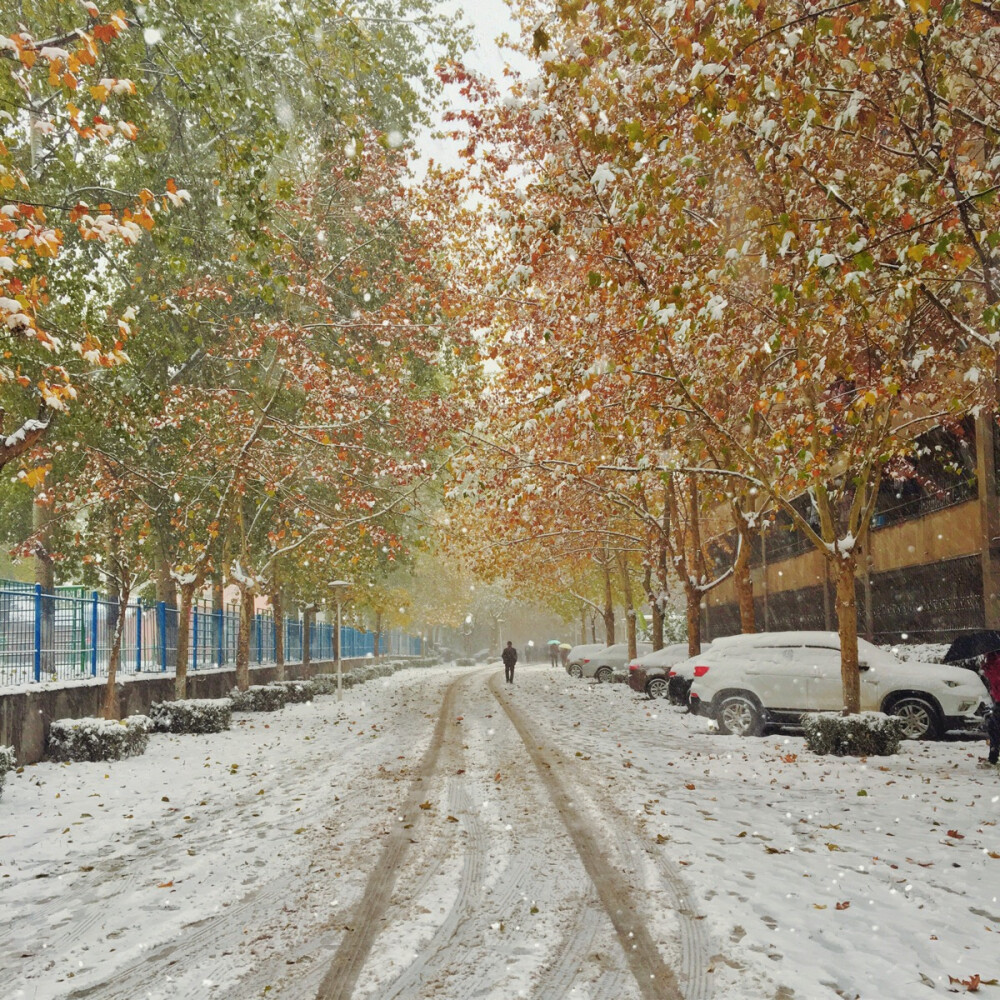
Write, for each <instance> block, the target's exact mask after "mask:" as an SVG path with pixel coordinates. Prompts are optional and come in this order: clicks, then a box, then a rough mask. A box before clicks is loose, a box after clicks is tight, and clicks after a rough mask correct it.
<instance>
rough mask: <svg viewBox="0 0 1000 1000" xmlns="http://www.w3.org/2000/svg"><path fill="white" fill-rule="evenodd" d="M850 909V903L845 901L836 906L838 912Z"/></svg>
mask: <svg viewBox="0 0 1000 1000" xmlns="http://www.w3.org/2000/svg"><path fill="white" fill-rule="evenodd" d="M850 908H851V904H850V901H849V900H846V899H845V900H844V901H843V902H842V903H838V904H837V909H838V910H849V909H850Z"/></svg>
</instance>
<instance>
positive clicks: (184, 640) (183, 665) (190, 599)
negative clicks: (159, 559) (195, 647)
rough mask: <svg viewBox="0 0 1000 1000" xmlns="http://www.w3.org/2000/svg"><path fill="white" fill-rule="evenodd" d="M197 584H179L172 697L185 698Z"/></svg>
mask: <svg viewBox="0 0 1000 1000" xmlns="http://www.w3.org/2000/svg"><path fill="white" fill-rule="evenodd" d="M196 587H197V584H195V583H183V584H181V606H180V611H179V612H178V615H177V659H176V660H175V661H174V697H175V698H177V699H178V700H180V699H183V698H186V697H187V672H188V659H189V654H190V652H191V608H192V607H193V605H194V594H195V589H196Z"/></svg>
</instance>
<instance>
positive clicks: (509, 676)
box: [500, 639, 517, 684]
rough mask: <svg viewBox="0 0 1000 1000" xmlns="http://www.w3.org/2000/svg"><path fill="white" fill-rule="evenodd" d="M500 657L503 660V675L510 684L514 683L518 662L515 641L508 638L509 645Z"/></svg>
mask: <svg viewBox="0 0 1000 1000" xmlns="http://www.w3.org/2000/svg"><path fill="white" fill-rule="evenodd" d="M500 659H502V660H503V677H504V680H505V681H506V682H507V683H508V684H513V683H514V664H515V663H517V650H516V649H515V648H514V643H512V642H511V641H510V639H508V640H507V646H506V647H505V648H504V651H503V652H502V653H501V654H500Z"/></svg>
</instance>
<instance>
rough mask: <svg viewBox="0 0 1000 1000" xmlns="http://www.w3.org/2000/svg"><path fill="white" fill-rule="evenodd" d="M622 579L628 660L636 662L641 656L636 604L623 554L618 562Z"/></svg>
mask: <svg viewBox="0 0 1000 1000" xmlns="http://www.w3.org/2000/svg"><path fill="white" fill-rule="evenodd" d="M618 568H619V572H620V573H621V577H622V595H623V596H624V598H625V642H626V644H627V645H628V658H629V660H630V661H631V660H634V659H635V658H636V656H638V655H639V650H638V647H637V646H636V644H635V618H636V615H635V602H634V601H633V600H632V580H631V578H630V577H629V572H628V556H627V555H626V554H625V553H624V552H623V553H621V557H620V559H619V561H618Z"/></svg>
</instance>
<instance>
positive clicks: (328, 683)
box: [312, 671, 350, 694]
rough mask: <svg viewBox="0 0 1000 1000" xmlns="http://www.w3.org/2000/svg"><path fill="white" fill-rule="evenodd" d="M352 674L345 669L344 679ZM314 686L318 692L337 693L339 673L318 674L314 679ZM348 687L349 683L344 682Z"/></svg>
mask: <svg viewBox="0 0 1000 1000" xmlns="http://www.w3.org/2000/svg"><path fill="white" fill-rule="evenodd" d="M349 676H350V674H349V671H344V675H343V677H344V681H345V682H346V681H347V678H348V677H349ZM312 686H313V688H314V689H315V691H316V694H336V691H337V675H336V674H317V675H316V676H315V677H313V679H312ZM344 687H347V684H346V683H345V684H344Z"/></svg>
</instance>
